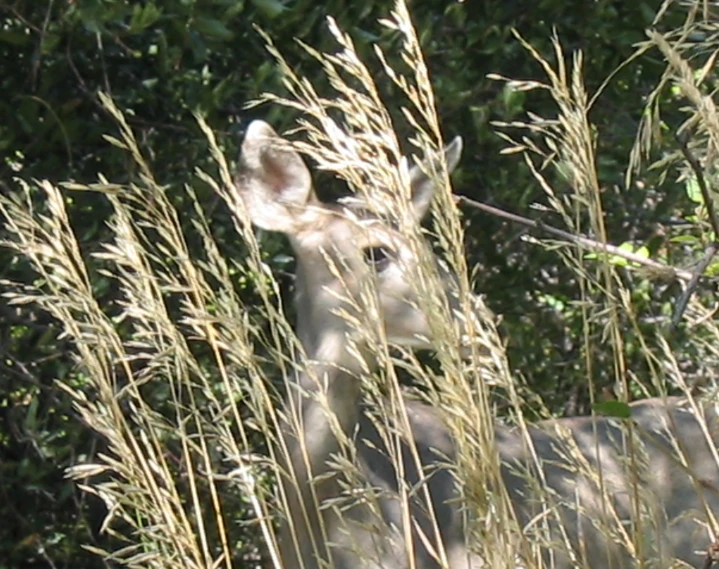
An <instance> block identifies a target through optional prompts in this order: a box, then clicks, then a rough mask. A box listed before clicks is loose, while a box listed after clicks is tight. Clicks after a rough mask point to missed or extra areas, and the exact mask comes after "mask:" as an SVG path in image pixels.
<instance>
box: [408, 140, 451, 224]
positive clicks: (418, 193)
mask: <svg viewBox="0 0 719 569" xmlns="http://www.w3.org/2000/svg"><path fill="white" fill-rule="evenodd" d="M461 156H462V138H461V137H459V136H457V137H455V139H454V140H453V141H452V142H450V143H449V144H448V145H447V146H445V147H444V161H445V163H446V164H447V173H449V174H451V173H452V171H453V170H454V169H455V168H456V167H457V164H458V163H459V159H460V157H461ZM437 162H438V160H437V158H434V159H432V160H431V162H430V163H429V164H424V165H419V164H415V165H414V166H412V169H411V170H410V171H409V179H410V183H411V185H412V205H413V206H414V211H415V214H416V216H417V219H422V218H423V217H424V216H425V215H426V214H427V212H428V211H429V206H430V204H431V203H432V197H433V196H434V191H435V189H436V187H435V181H434V179H433V177H432V172H437V171H438V170H439V164H438V163H437Z"/></svg>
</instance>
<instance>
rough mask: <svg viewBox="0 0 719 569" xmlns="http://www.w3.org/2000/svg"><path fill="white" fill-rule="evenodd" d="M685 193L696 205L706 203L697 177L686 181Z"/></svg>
mask: <svg viewBox="0 0 719 569" xmlns="http://www.w3.org/2000/svg"><path fill="white" fill-rule="evenodd" d="M684 191H685V192H686V193H687V197H688V198H689V199H690V200H691V201H693V202H694V203H698V204H703V203H704V196H702V191H701V189H700V188H699V182H698V181H697V178H696V176H692V177H691V178H689V179H688V180H687V181H686V183H685V184H684Z"/></svg>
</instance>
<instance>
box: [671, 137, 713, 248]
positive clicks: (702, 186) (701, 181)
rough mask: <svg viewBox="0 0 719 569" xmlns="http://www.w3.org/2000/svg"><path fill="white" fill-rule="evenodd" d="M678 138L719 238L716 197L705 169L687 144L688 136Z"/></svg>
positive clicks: (710, 221)
mask: <svg viewBox="0 0 719 569" xmlns="http://www.w3.org/2000/svg"><path fill="white" fill-rule="evenodd" d="M676 139H677V142H678V143H679V148H681V151H682V154H684V158H685V159H686V161H687V163H688V164H689V167H690V168H691V169H692V171H693V172H694V175H695V176H696V178H697V185H698V186H699V191H700V192H701V194H702V199H703V200H704V206H705V207H706V208H707V214H708V216H709V223H710V224H711V226H712V231H714V239H717V238H719V220H717V213H716V208H715V207H714V198H712V195H711V193H710V192H709V187H708V186H707V183H706V179H705V178H704V171H703V169H702V166H701V164H699V160H698V159H697V157H696V156H694V154H692V152H691V150H689V146H688V145H687V136H686V135H681V136H679V135H677V136H676Z"/></svg>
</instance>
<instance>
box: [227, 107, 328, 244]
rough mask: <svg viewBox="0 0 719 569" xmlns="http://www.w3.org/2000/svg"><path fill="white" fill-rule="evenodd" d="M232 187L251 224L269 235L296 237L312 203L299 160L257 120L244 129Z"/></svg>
mask: <svg viewBox="0 0 719 569" xmlns="http://www.w3.org/2000/svg"><path fill="white" fill-rule="evenodd" d="M235 187H236V188H237V191H238V193H239V195H240V197H242V199H243V200H244V202H245V205H246V206H247V210H248V212H249V214H250V217H251V218H252V222H253V223H254V224H255V225H257V226H258V227H261V228H262V229H267V230H270V231H282V232H284V233H288V234H292V233H296V232H297V231H298V230H299V229H300V228H301V226H302V218H303V214H304V212H305V211H306V209H307V207H308V206H309V205H310V204H312V203H314V202H315V201H316V197H315V194H314V190H313V189H312V180H311V177H310V172H309V170H308V169H307V166H305V163H304V162H303V161H302V158H301V157H300V156H299V154H297V153H296V152H295V151H294V150H292V148H291V147H290V146H289V144H288V143H287V142H286V141H284V140H282V139H281V138H280V137H279V136H278V135H277V134H276V133H275V131H274V130H273V129H272V127H271V126H270V125H268V124H267V123H266V122H264V121H259V120H256V121H253V122H252V123H250V125H249V126H248V127H247V134H246V135H245V140H244V142H243V143H242V154H241V155H240V164H239V169H238V171H237V174H236V175H235Z"/></svg>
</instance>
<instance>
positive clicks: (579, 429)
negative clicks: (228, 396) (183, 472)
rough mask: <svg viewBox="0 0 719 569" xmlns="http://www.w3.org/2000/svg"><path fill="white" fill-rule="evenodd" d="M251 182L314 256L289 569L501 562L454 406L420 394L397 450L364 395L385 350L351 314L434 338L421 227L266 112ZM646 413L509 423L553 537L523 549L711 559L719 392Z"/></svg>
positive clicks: (396, 331) (254, 132)
mask: <svg viewBox="0 0 719 569" xmlns="http://www.w3.org/2000/svg"><path fill="white" fill-rule="evenodd" d="M461 151H462V140H461V138H456V139H455V140H454V141H453V142H452V143H450V144H449V145H447V146H446V147H445V148H444V150H443V154H444V162H445V164H446V166H447V170H448V171H449V172H451V171H452V170H453V169H454V168H455V167H456V166H457V164H458V163H459V160H460V155H461ZM431 159H432V158H431ZM433 159H434V160H435V161H436V160H437V157H434V158H433ZM430 170H431V168H428V167H427V165H426V164H424V165H423V164H420V163H418V162H417V163H415V164H414V165H413V166H412V167H411V169H410V171H409V180H410V181H411V204H408V205H410V206H411V207H412V208H413V210H414V213H415V217H416V220H417V223H420V222H421V220H422V219H423V218H424V217H425V215H426V214H427V212H428V210H429V209H430V205H431V201H432V195H433V193H434V191H435V186H436V184H435V181H434V178H433V176H432V175H430V174H429V172H430ZM234 185H235V189H236V191H237V194H238V196H239V198H240V199H241V201H242V202H243V203H244V206H245V208H246V212H247V215H248V217H249V219H250V220H251V222H252V223H253V224H254V225H255V226H256V227H258V228H261V229H263V230H267V231H276V232H281V233H284V234H285V235H286V236H287V237H288V238H289V241H290V245H291V247H292V249H293V251H294V253H295V255H296V259H297V269H296V278H295V286H296V292H295V305H296V309H297V322H296V332H297V337H298V339H299V342H300V344H301V346H302V351H303V356H302V358H303V361H302V362H301V364H300V366H299V368H298V369H299V371H298V372H297V374H296V376H295V377H294V378H293V379H292V380H291V381H290V385H289V386H288V392H287V395H286V401H285V409H284V417H285V418H284V419H283V421H284V423H283V425H282V427H281V429H280V431H281V433H280V437H279V438H280V443H279V444H280V445H281V446H282V447H283V452H279V453H278V455H279V456H280V457H285V458H281V459H279V460H280V462H281V463H282V464H281V468H280V470H281V473H280V475H279V481H278V482H279V484H278V486H279V494H280V495H281V496H283V497H284V498H283V499H284V504H285V508H286V510H287V514H286V515H285V516H284V518H283V520H282V521H281V525H280V529H279V534H278V535H279V537H278V539H277V542H278V549H279V558H280V560H281V564H282V566H283V567H284V568H285V569H320V568H322V569H330V568H332V569H413V568H417V569H435V568H436V569H440V568H448V569H475V568H479V567H484V566H486V562H485V559H486V556H485V555H484V554H483V551H482V544H481V543H467V542H468V539H469V536H470V535H474V534H472V533H471V532H470V531H469V528H468V524H470V523H471V521H472V517H471V516H468V515H464V514H466V512H465V511H464V510H463V506H462V499H461V492H460V491H459V485H458V483H457V478H456V476H455V475H454V474H453V471H452V468H451V466H452V464H453V462H454V461H456V459H457V450H456V444H455V442H454V441H453V439H452V436H451V434H450V431H449V429H448V428H447V427H446V426H445V423H444V421H443V418H442V417H441V416H440V414H439V412H438V411H437V410H435V409H434V408H432V407H430V406H428V405H426V404H425V403H423V402H421V401H419V400H416V399H412V398H407V399H406V400H405V405H406V412H407V418H408V423H409V427H410V428H409V435H408V436H409V437H411V439H412V440H411V441H404V442H403V444H402V445H401V449H400V452H399V453H395V456H397V455H399V459H398V460H399V461H400V462H399V463H398V462H397V459H396V460H394V461H393V460H391V459H390V458H389V457H390V456H392V454H391V453H390V452H389V449H388V448H387V445H388V442H387V438H386V437H383V436H381V434H380V432H379V431H378V429H377V427H376V423H375V422H374V421H373V420H371V418H370V415H371V413H370V411H371V410H370V409H368V407H367V405H366V404H365V402H364V398H363V393H362V382H361V381H360V380H359V377H360V376H361V374H362V373H367V372H368V371H369V373H373V371H376V369H375V367H376V365H377V363H376V361H375V358H374V357H373V355H372V353H371V350H370V349H369V347H368V345H367V341H366V340H363V339H362V338H361V337H360V338H358V337H357V334H354V331H353V330H352V329H351V325H350V324H349V323H348V318H347V313H350V314H352V313H356V312H357V311H358V310H359V311H362V310H375V309H376V313H377V315H378V317H379V318H380V320H381V326H382V327H383V329H384V333H385V335H386V338H387V339H388V341H389V342H391V343H392V344H393V345H397V346H402V347H405V348H407V349H412V350H418V349H429V350H431V349H433V347H434V345H433V338H432V326H430V322H429V320H430V316H429V315H428V314H427V313H425V312H424V311H423V304H422V303H421V302H418V299H417V298H416V292H415V289H414V288H413V287H412V286H411V283H410V282H408V281H409V276H408V275H409V274H410V273H411V271H409V269H410V268H411V266H412V264H413V263H417V262H419V261H418V260H417V259H414V258H413V256H412V252H411V250H410V248H409V247H408V246H407V240H406V237H405V236H404V235H403V234H402V232H401V231H400V230H399V229H398V228H397V227H395V226H393V225H392V224H390V223H388V222H387V221H386V220H384V219H380V218H379V217H378V216H373V215H372V214H371V213H369V212H368V211H367V209H366V208H363V207H361V205H358V204H357V202H355V201H346V202H343V203H332V204H329V203H323V202H322V201H320V200H319V199H318V197H317V195H316V193H315V190H314V188H313V184H312V179H311V174H310V171H309V169H308V167H307V166H306V164H305V163H304V161H303V159H302V157H301V156H300V155H299V154H298V153H297V151H296V150H294V149H293V148H292V147H291V145H289V143H288V142H287V141H286V140H285V139H283V138H281V137H280V136H279V135H278V134H277V133H276V132H275V131H274V130H273V128H272V127H271V126H270V125H269V124H267V123H266V122H263V121H261V120H255V121H253V122H251V123H250V124H249V126H248V127H247V130H246V134H245V137H244V140H243V143H242V147H241V153H240V158H239V162H238V168H237V171H236V175H235V180H234ZM379 250H382V251H383V253H382V254H381V255H379V257H380V258H379V259H378V258H377V256H378V255H376V252H377V251H379ZM367 279H371V281H372V284H373V286H374V289H375V290H376V296H375V298H376V306H374V307H370V306H365V304H366V296H363V294H362V293H361V291H360V288H361V284H362V283H363V282H367V281H366V280H367ZM442 282H443V285H442V286H443V287H445V289H446V290H445V291H444V294H446V295H447V297H448V302H449V303H450V305H451V303H452V302H453V300H452V298H450V297H451V296H452V294H453V292H452V291H454V290H456V287H452V283H451V278H443V279H442ZM451 312H452V311H450V313H451ZM629 409H630V411H631V416H630V417H629V418H624V419H622V418H617V417H604V416H599V415H592V416H585V417H568V418H558V419H549V420H544V421H540V422H537V423H535V424H533V425H531V426H529V428H528V429H525V430H522V429H520V428H518V427H516V426H511V425H507V424H504V423H502V422H500V421H498V420H495V421H494V424H495V435H494V441H495V442H494V445H495V446H496V453H497V455H498V458H499V460H500V463H501V481H502V483H503V485H504V487H505V489H506V496H507V497H508V500H509V503H510V505H511V510H512V511H513V515H514V517H515V519H516V523H517V528H519V533H520V534H522V535H523V536H524V538H525V539H531V536H532V535H539V533H537V532H539V531H540V529H538V528H540V527H541V528H544V530H542V531H545V530H546V532H547V533H546V534H542V535H545V537H547V536H548V538H547V539H545V540H544V541H542V542H541V546H540V550H541V552H540V554H539V555H538V556H536V557H535V558H533V561H532V562H531V563H530V561H529V560H528V559H527V558H522V559H523V561H521V562H522V563H526V564H527V565H525V566H531V567H535V566H536V567H538V566H545V567H559V568H566V569H569V568H575V567H587V568H592V569H599V568H602V569H604V568H629V567H638V566H642V567H652V568H669V567H677V566H689V567H697V566H699V565H701V564H702V562H703V560H704V555H706V551H707V548H708V547H709V546H710V545H711V544H712V543H713V540H714V537H713V536H715V534H716V532H717V530H718V529H719V526H717V523H716V519H715V516H716V515H717V514H718V513H719V467H718V466H717V463H718V462H719V461H718V460H717V442H719V421H718V419H717V409H716V406H715V405H714V406H713V405H711V404H709V403H702V404H698V403H694V400H691V401H689V400H688V399H687V398H686V397H681V396H665V397H657V398H649V399H643V400H638V401H635V402H633V403H631V404H630V405H629ZM410 442H411V443H412V445H410V444H409V443H410ZM412 448H413V449H416V452H413V451H412ZM632 449H633V450H632ZM570 456H574V459H570ZM340 460H345V461H349V463H351V464H352V466H353V472H355V476H356V477H357V479H354V480H353V479H350V478H348V477H346V476H345V475H343V474H342V473H341V472H340V471H341V470H343V469H341V468H339V467H338V462H339V461H340ZM573 462H574V464H572V463H573ZM577 463H579V464H580V465H581V466H577ZM358 480H359V482H358ZM358 483H361V484H362V485H363V486H367V487H371V488H372V489H373V490H374V491H373V492H372V494H371V496H370V497H369V498H367V497H365V498H364V499H353V498H352V485H353V484H358ZM420 487H421V488H422V490H423V491H416V492H411V493H408V492H407V491H406V489H407V488H409V489H417V488H420ZM403 488H404V489H405V490H404V491H403ZM538 489H539V490H540V491H539V492H538V491H537V490H538ZM538 494H541V496H543V498H541V497H539V496H538ZM520 538H521V536H520ZM520 538H518V539H520ZM532 563H533V564H532ZM682 564H684V565H682Z"/></svg>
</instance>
